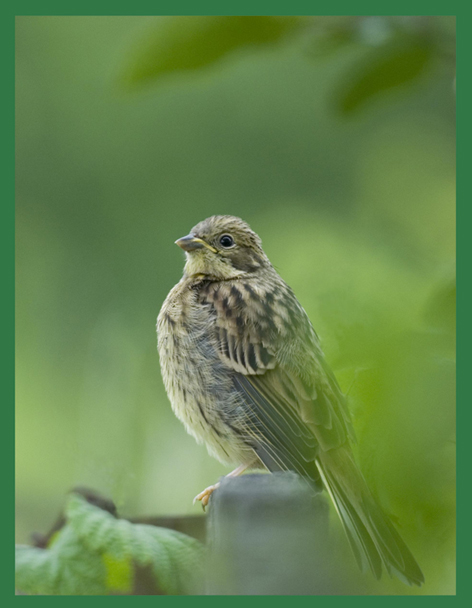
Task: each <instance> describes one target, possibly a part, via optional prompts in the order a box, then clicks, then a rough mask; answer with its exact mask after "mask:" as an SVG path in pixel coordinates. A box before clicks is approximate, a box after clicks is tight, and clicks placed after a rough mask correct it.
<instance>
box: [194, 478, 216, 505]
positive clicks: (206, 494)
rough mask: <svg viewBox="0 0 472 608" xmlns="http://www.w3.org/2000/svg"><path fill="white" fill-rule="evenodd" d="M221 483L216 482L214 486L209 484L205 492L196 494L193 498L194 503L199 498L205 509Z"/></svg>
mask: <svg viewBox="0 0 472 608" xmlns="http://www.w3.org/2000/svg"><path fill="white" fill-rule="evenodd" d="M219 485H220V482H218V483H215V485H214V486H208V488H205V489H204V490H203V492H200V494H197V495H196V496H195V498H194V499H193V504H195V503H196V502H197V500H199V501H200V502H201V503H202V507H203V510H205V507H206V506H207V505H208V501H209V500H210V496H211V495H212V494H213V492H214V491H215V490H216V488H218V487H219Z"/></svg>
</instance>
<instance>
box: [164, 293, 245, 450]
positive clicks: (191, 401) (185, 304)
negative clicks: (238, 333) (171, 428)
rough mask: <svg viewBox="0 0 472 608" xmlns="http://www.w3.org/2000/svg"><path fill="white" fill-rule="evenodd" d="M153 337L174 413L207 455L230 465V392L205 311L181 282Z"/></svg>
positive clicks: (209, 316)
mask: <svg viewBox="0 0 472 608" xmlns="http://www.w3.org/2000/svg"><path fill="white" fill-rule="evenodd" d="M157 333H158V350H159V359H160V364H161V371H162V378H163V381H164V385H165V388H166V391H167V394H168V396H169V399H170V402H171V405H172V409H173V410H174V413H175V414H176V416H177V417H178V418H179V419H180V420H181V421H182V422H183V424H184V425H185V427H186V429H187V431H188V432H189V433H190V434H191V435H193V436H194V437H195V438H196V439H197V441H198V442H199V443H206V444H207V447H208V450H209V451H210V453H212V454H213V455H214V456H216V457H217V458H218V459H219V460H221V461H223V462H233V461H235V456H234V455H232V454H230V452H231V449H232V448H231V442H229V439H228V436H229V433H228V431H229V429H228V427H227V426H226V425H225V423H224V418H225V416H224V411H225V410H228V409H231V408H232V407H234V403H233V402H232V401H233V399H234V398H235V391H234V387H233V383H232V378H231V376H230V373H229V372H228V370H227V369H226V368H225V367H224V366H223V364H222V362H221V360H220V358H219V356H218V354H217V348H216V344H215V340H216V337H215V332H214V319H213V318H212V314H211V310H210V309H209V308H208V307H207V306H205V305H202V303H201V302H199V301H198V294H197V293H196V290H193V289H189V287H188V286H187V285H185V283H183V282H182V281H181V282H180V283H178V284H177V285H176V286H175V287H174V289H172V290H171V292H170V293H169V295H168V296H167V298H166V300H165V302H164V304H163V306H162V308H161V311H160V313H159V316H158V320H157ZM236 461H237V459H236Z"/></svg>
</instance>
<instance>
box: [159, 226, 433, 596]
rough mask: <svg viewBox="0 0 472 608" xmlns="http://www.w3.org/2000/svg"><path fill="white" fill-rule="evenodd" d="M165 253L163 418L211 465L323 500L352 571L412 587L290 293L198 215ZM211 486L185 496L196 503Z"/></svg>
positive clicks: (408, 560)
mask: <svg viewBox="0 0 472 608" xmlns="http://www.w3.org/2000/svg"><path fill="white" fill-rule="evenodd" d="M175 242H176V244H177V245H178V246H179V247H181V248H182V249H183V250H184V252H185V257H186V262H185V267H184V273H183V276H182V279H181V280H180V281H179V283H177V285H175V287H173V289H171V291H170V292H169V294H168V296H167V298H166V299H165V301H164V303H163V305H162V308H161V310H160V312H159V316H158V319H157V335H158V352H159V360H160V366H161V373H162V377H163V381H164V385H165V389H166V392H167V395H168V397H169V400H170V402H171V405H172V409H173V411H174V413H175V414H176V416H177V418H179V419H180V420H181V422H183V424H184V426H185V428H186V430H187V432H188V433H190V434H191V435H192V436H193V437H194V438H195V439H196V440H197V442H198V443H201V444H202V443H203V444H206V447H207V449H208V452H209V454H210V455H211V456H213V457H215V458H217V459H218V460H220V461H221V462H222V463H224V464H227V465H232V466H234V465H237V467H236V468H235V470H234V471H232V473H230V474H229V476H237V475H240V474H242V473H243V472H244V471H245V470H247V469H266V470H268V471H269V472H275V471H292V472H295V473H296V474H298V475H299V476H301V477H302V478H304V479H305V480H307V481H308V483H309V484H310V485H311V487H312V488H313V489H314V491H315V492H320V491H322V490H326V491H327V493H328V495H329V497H330V498H331V500H332V502H333V503H334V507H335V509H336V511H337V513H338V515H339V517H340V519H341V522H342V525H343V528H344V531H345V533H346V536H347V539H348V541H349V545H350V546H351V549H352V552H353V554H354V556H355V559H356V561H357V563H358V565H359V567H360V568H361V570H363V571H364V570H366V569H368V568H370V570H371V571H372V573H373V575H374V576H375V578H377V579H379V578H380V577H381V574H382V571H383V569H385V570H386V571H387V573H388V574H389V575H390V576H392V575H395V576H396V577H397V578H399V579H400V580H402V581H403V582H404V583H407V584H409V585H418V586H421V585H422V583H423V582H424V576H423V573H422V571H421V568H420V567H419V565H418V563H417V561H416V560H415V558H414V557H413V555H412V553H411V552H410V550H409V549H408V547H407V546H406V544H405V542H404V541H403V539H402V538H401V536H400V534H399V533H398V532H397V530H396V529H395V527H394V526H393V524H392V522H391V520H390V518H389V517H388V516H387V515H386V514H385V512H384V511H383V509H382V507H381V506H380V505H379V504H378V502H377V500H376V499H375V498H374V496H373V494H372V492H371V491H370V489H369V488H368V485H367V482H366V481H365V479H364V477H363V475H362V473H361V471H360V470H359V468H358V466H357V464H356V462H355V459H354V455H353V450H352V444H353V442H355V440H356V439H355V434H354V429H353V423H352V420H351V416H350V413H349V410H348V406H347V403H346V398H345V396H344V394H343V392H342V391H341V388H340V387H339V384H338V382H337V380H336V378H335V376H334V373H333V372H332V371H331V369H330V367H329V366H328V364H327V362H326V360H325V357H324V354H323V352H322V350H321V346H320V340H319V338H318V335H317V334H316V332H315V330H314V328H313V325H312V323H311V321H310V319H309V318H308V315H307V313H306V312H305V310H304V308H303V307H302V306H301V304H300V303H299V301H298V299H297V298H296V296H295V294H294V292H293V290H292V289H291V288H290V287H289V286H288V285H287V283H285V281H284V280H283V279H282V278H281V277H280V275H279V274H278V272H277V271H276V269H275V268H274V267H273V265H272V264H271V262H270V260H269V258H268V257H267V255H266V254H265V252H264V250H263V249H262V241H261V239H260V237H259V236H258V235H257V234H256V233H255V232H254V231H253V230H251V228H250V227H249V225H248V224H247V223H246V222H244V221H243V220H242V219H240V218H238V217H234V216H230V215H215V216H212V217H209V218H207V219H205V220H203V221H201V222H200V223H198V224H197V225H196V226H194V227H193V228H192V230H191V231H190V233H189V234H188V235H187V236H184V237H182V238H180V239H178V240H177V241H175ZM218 485H219V484H215V485H213V486H209V487H208V488H206V489H205V490H203V492H201V493H200V494H198V495H197V496H196V497H195V500H200V501H201V502H202V504H203V506H205V505H207V504H208V502H209V499H210V496H211V494H212V492H213V491H214V490H215V489H216V488H217V487H218Z"/></svg>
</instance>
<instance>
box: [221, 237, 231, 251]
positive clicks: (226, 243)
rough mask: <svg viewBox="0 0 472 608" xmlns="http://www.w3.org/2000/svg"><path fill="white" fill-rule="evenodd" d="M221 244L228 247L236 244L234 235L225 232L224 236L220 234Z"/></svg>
mask: <svg viewBox="0 0 472 608" xmlns="http://www.w3.org/2000/svg"><path fill="white" fill-rule="evenodd" d="M220 245H221V246H222V247H225V248H226V249H228V248H229V247H232V246H233V245H234V240H233V237H232V236H230V235H229V234H223V235H222V236H220Z"/></svg>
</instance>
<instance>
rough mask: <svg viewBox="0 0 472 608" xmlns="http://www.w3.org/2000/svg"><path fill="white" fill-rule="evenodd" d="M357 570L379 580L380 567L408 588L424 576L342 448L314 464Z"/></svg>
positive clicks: (323, 453)
mask: <svg viewBox="0 0 472 608" xmlns="http://www.w3.org/2000/svg"><path fill="white" fill-rule="evenodd" d="M316 464H317V466H318V469H319V471H320V475H321V477H322V480H323V483H324V485H325V487H326V489H327V491H328V493H329V495H330V497H331V499H332V501H333V503H334V505H335V507H336V510H337V512H338V514H339V517H340V519H341V521H342V524H343V526H344V530H345V531H346V535H347V538H348V540H349V544H350V545H351V548H352V551H353V553H354V556H355V558H356V561H357V562H358V564H359V566H360V568H361V569H362V570H365V568H366V566H368V567H370V569H371V570H372V572H373V574H374V576H375V577H376V578H377V579H379V578H380V576H381V574H382V565H383V566H384V567H385V569H386V570H387V572H388V573H389V574H390V576H391V575H392V574H394V575H395V576H397V577H398V578H399V579H400V580H402V581H403V582H405V583H408V584H409V585H413V584H414V585H421V584H422V583H423V582H424V576H423V573H422V572H421V569H420V567H419V566H418V564H417V562H416V560H415V558H414V557H413V555H412V554H411V552H410V550H409V549H408V547H407V546H406V544H405V543H404V541H403V540H402V538H401V536H400V535H399V534H398V532H397V531H396V530H395V528H394V527H393V525H392V523H391V522H390V520H389V518H388V517H387V515H385V513H384V512H383V511H382V509H381V507H380V506H379V505H378V503H377V502H376V500H375V498H374V497H373V495H372V493H371V492H370V490H369V488H368V487H367V484H366V482H365V480H364V478H363V476H362V475H361V473H360V471H359V469H358V468H357V466H356V464H355V462H354V460H353V458H352V455H351V453H350V452H349V451H348V450H347V449H345V448H338V449H334V450H329V451H326V452H321V453H320V454H319V456H318V459H317V461H316Z"/></svg>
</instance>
